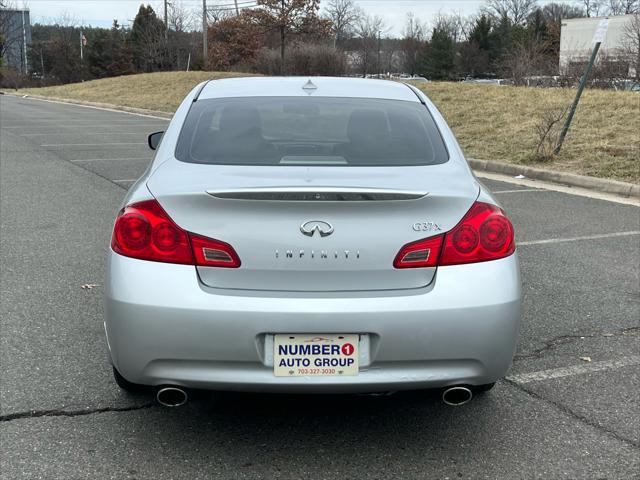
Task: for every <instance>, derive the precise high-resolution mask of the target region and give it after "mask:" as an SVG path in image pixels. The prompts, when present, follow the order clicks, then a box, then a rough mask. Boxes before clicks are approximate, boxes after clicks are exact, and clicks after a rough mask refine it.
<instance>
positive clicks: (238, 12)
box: [234, 0, 240, 15]
mask: <svg viewBox="0 0 640 480" xmlns="http://www.w3.org/2000/svg"><path fill="white" fill-rule="evenodd" d="M234 2H235V4H236V15H240V9H239V8H238V0H234Z"/></svg>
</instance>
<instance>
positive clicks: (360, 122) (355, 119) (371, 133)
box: [347, 109, 389, 141]
mask: <svg viewBox="0 0 640 480" xmlns="http://www.w3.org/2000/svg"><path fill="white" fill-rule="evenodd" d="M388 135H389V125H388V123H387V115H386V114H385V112H384V111H383V110H375V109H359V110H354V111H353V112H351V116H350V117H349V125H348V126H347V136H348V137H349V140H351V141H354V140H355V141H358V140H365V139H381V138H386V137H387V136H388Z"/></svg>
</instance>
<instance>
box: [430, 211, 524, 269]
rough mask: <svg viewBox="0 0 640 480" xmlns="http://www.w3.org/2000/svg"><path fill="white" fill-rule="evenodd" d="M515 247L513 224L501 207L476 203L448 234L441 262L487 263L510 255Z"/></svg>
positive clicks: (453, 263)
mask: <svg viewBox="0 0 640 480" xmlns="http://www.w3.org/2000/svg"><path fill="white" fill-rule="evenodd" d="M515 249H516V244H515V241H514V238H513V226H512V225H511V222H510V221H509V219H508V218H507V217H506V215H505V214H504V212H503V211H502V209H501V208H499V207H496V206H495V205H491V204H488V203H483V202H476V203H474V204H473V206H472V207H471V208H470V209H469V211H468V212H467V213H466V215H465V216H464V217H463V219H462V220H461V221H460V223H458V225H456V226H455V227H454V228H453V229H452V230H451V231H450V232H448V233H447V234H445V240H444V247H443V251H442V258H441V259H440V265H459V264H463V263H475V262H486V261H488V260H497V259H498V258H504V257H507V256H509V255H511V254H512V253H513V252H514V251H515Z"/></svg>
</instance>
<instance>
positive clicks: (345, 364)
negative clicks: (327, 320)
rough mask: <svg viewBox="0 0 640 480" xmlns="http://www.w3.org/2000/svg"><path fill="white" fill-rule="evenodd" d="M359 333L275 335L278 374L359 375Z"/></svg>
mask: <svg viewBox="0 0 640 480" xmlns="http://www.w3.org/2000/svg"><path fill="white" fill-rule="evenodd" d="M359 338H360V336H359V334H357V333H320V334H318V333H314V334H308V333H286V334H280V333H277V334H274V336H273V374H274V375H275V376H276V377H334V376H340V377H345V376H356V375H358V368H359V355H360V351H359Z"/></svg>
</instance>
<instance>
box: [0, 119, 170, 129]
mask: <svg viewBox="0 0 640 480" xmlns="http://www.w3.org/2000/svg"><path fill="white" fill-rule="evenodd" d="M167 122H168V120H167ZM161 126H163V125H161V124H160V123H137V122H126V123H104V122H103V123H95V124H91V123H77V124H74V123H64V124H62V123H60V120H50V121H47V122H46V123H35V122H34V123H31V124H29V125H9V126H7V127H2V130H11V129H22V128H33V127H41V128H104V127H161Z"/></svg>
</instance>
